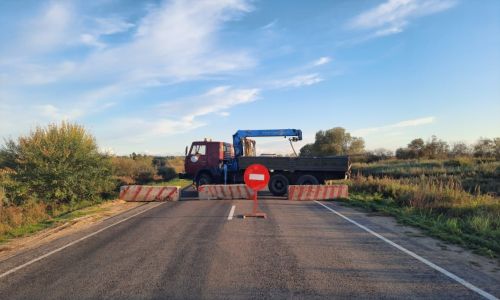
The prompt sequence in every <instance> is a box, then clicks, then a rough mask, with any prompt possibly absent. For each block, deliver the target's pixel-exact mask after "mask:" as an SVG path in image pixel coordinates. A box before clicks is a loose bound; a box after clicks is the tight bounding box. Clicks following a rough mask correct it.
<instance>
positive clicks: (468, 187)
mask: <svg viewBox="0 0 500 300" xmlns="http://www.w3.org/2000/svg"><path fill="white" fill-rule="evenodd" d="M352 174H354V175H362V176H373V177H390V178H395V179H401V178H405V179H409V180H414V181H418V180H419V178H420V177H432V178H436V179H446V180H454V181H456V182H458V183H459V184H460V185H461V186H462V188H463V189H464V190H465V191H468V192H472V193H475V192H478V191H479V192H481V193H489V194H494V195H500V180H499V178H500V161H493V160H480V159H474V158H456V159H446V160H430V159H422V160H415V159H414V160H398V159H389V160H383V161H379V162H374V163H354V164H353V166H352Z"/></svg>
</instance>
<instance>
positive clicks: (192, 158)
mask: <svg viewBox="0 0 500 300" xmlns="http://www.w3.org/2000/svg"><path fill="white" fill-rule="evenodd" d="M207 163H208V161H207V145H205V144H193V145H192V146H191V150H190V151H189V154H188V155H187V156H186V163H185V168H186V170H185V171H186V173H187V174H191V175H193V176H194V175H196V173H197V172H198V171H199V170H201V169H204V168H206V167H207Z"/></svg>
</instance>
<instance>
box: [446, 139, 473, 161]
mask: <svg viewBox="0 0 500 300" xmlns="http://www.w3.org/2000/svg"><path fill="white" fill-rule="evenodd" d="M470 154H471V149H470V147H469V146H468V145H467V144H466V143H464V142H457V143H454V144H453V146H452V148H451V150H450V155H451V156H452V157H462V156H469V155H470Z"/></svg>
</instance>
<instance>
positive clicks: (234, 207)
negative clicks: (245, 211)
mask: <svg viewBox="0 0 500 300" xmlns="http://www.w3.org/2000/svg"><path fill="white" fill-rule="evenodd" d="M235 209H236V205H233V206H232V207H231V210H230V211H229V216H227V219H228V220H232V219H233V215H234V210H235Z"/></svg>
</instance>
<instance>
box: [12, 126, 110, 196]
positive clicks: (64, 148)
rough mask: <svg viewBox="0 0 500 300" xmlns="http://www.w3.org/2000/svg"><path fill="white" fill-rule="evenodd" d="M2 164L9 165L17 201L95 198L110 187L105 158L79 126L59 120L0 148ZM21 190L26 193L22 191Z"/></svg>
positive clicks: (108, 171)
mask: <svg viewBox="0 0 500 300" xmlns="http://www.w3.org/2000/svg"><path fill="white" fill-rule="evenodd" d="M2 161H3V164H5V165H8V166H12V167H13V169H14V173H13V174H11V176H12V178H13V179H14V180H15V181H16V182H17V183H18V184H19V187H18V188H16V189H12V190H13V192H12V193H13V194H14V198H15V199H16V202H17V204H20V203H22V202H25V201H27V200H28V199H29V198H30V197H34V198H37V199H39V200H41V201H43V202H45V203H48V204H60V203H69V204H73V203H76V202H78V201H82V200H94V199H97V198H98V197H99V196H100V194H101V193H104V192H107V191H110V190H111V189H112V188H113V183H112V179H111V168H110V165H109V159H108V158H106V157H105V156H103V155H101V154H100V153H99V152H98V148H97V145H96V142H95V139H94V137H93V136H92V135H90V134H89V133H87V132H86V131H85V129H84V128H83V127H82V126H79V125H76V124H70V123H66V122H62V123H61V124H60V125H56V124H52V125H49V126H48V127H46V128H41V127H37V128H36V129H35V130H34V131H32V132H31V133H30V134H29V135H28V136H22V137H19V138H18V140H17V142H16V141H14V140H9V141H7V143H6V146H5V147H4V148H3V149H2ZM24 191H26V192H27V194H23V193H24Z"/></svg>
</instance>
